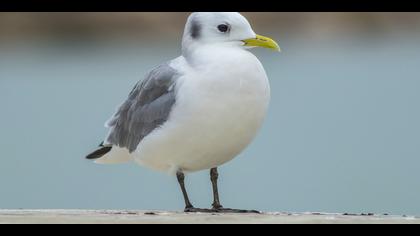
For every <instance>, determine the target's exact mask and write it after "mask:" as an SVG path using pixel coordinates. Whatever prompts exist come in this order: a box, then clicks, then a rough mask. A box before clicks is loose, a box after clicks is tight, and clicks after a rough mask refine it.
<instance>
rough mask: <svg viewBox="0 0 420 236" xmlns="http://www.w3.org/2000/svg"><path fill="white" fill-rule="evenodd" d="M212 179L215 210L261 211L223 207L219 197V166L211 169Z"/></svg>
mask: <svg viewBox="0 0 420 236" xmlns="http://www.w3.org/2000/svg"><path fill="white" fill-rule="evenodd" d="M210 179H211V183H212V186H213V197H214V201H213V209H212V211H213V212H221V213H261V212H259V211H256V210H239V209H230V208H223V206H222V205H221V204H220V199H219V189H218V187H217V180H218V179H219V173H218V171H217V167H216V168H213V169H211V170H210Z"/></svg>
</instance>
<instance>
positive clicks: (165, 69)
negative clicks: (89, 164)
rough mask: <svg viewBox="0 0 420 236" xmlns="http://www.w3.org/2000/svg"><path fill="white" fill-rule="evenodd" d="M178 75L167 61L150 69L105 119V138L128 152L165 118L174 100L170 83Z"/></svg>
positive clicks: (162, 122) (174, 81)
mask: <svg viewBox="0 0 420 236" xmlns="http://www.w3.org/2000/svg"><path fill="white" fill-rule="evenodd" d="M178 77H179V73H178V72H177V71H176V70H175V69H173V68H172V67H170V66H169V65H168V64H167V63H165V64H162V65H160V66H158V67H156V68H154V69H153V70H151V71H150V72H149V74H148V75H147V76H146V78H145V79H144V80H143V81H140V82H139V83H137V84H136V86H135V87H134V88H133V90H132V91H131V93H130V95H129V96H128V98H127V100H126V101H125V102H124V103H123V104H122V105H121V106H120V107H119V109H118V111H117V112H116V113H115V115H114V116H113V117H112V118H111V120H110V121H109V122H108V124H107V126H108V127H109V128H110V129H111V131H110V134H109V135H108V137H107V139H106V142H107V143H109V144H112V145H116V146H119V147H125V148H127V149H128V150H129V151H130V153H131V152H133V151H134V150H136V148H137V146H138V144H139V143H140V142H141V141H142V140H143V138H144V137H146V136H147V135H148V134H150V133H151V132H152V131H153V130H154V129H156V128H158V127H159V126H161V125H162V124H164V123H165V122H166V121H167V119H168V117H169V114H170V112H171V110H172V107H173V105H174V104H175V99H176V94H175V89H173V87H174V85H175V83H176V79H177V78H178Z"/></svg>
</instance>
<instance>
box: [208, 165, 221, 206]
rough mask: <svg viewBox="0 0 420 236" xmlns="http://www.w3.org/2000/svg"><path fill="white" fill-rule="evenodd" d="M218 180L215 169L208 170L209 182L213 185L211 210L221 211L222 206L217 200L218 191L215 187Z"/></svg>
mask: <svg viewBox="0 0 420 236" xmlns="http://www.w3.org/2000/svg"><path fill="white" fill-rule="evenodd" d="M218 178H219V173H218V172H217V168H213V169H211V170H210V180H211V184H212V185H213V199H214V201H213V204H212V206H213V209H221V208H223V206H222V205H220V200H219V190H218V187H217V180H218Z"/></svg>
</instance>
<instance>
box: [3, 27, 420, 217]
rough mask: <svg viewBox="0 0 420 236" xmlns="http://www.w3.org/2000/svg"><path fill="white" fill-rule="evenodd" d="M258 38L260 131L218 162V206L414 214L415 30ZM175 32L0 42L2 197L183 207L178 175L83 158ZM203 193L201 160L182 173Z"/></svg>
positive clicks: (15, 202)
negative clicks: (262, 99) (263, 81)
mask: <svg viewBox="0 0 420 236" xmlns="http://www.w3.org/2000/svg"><path fill="white" fill-rule="evenodd" d="M278 38H279V39H280V40H279V42H280V45H281V47H282V49H283V52H282V53H280V54H278V53H273V52H271V51H267V50H262V49H255V50H254V51H255V53H256V54H257V56H258V57H259V58H260V59H261V61H262V63H263V64H264V66H265V68H266V71H267V73H268V75H269V78H270V81H271V85H272V103H271V108H270V111H269V114H268V117H267V120H266V122H265V124H264V127H263V129H262V130H261V132H260V133H259V135H258V137H257V139H256V140H255V142H253V143H252V145H251V146H250V147H249V148H248V149H247V150H246V151H245V152H243V153H242V154H241V155H240V156H239V157H238V158H237V159H235V160H234V161H232V162H230V163H228V164H226V165H225V166H223V167H222V168H221V169H220V174H221V179H220V188H221V190H220V191H221V198H222V202H223V204H224V205H225V206H227V207H236V208H256V209H261V210H269V211H328V212H354V213H360V212H376V213H394V214H415V215H420V204H418V200H419V199H420V182H419V180H420V171H419V168H420V124H419V120H420V108H419V101H420V93H419V89H420V44H419V43H418V42H420V40H419V39H420V37H418V36H405V37H402V36H401V37H400V36H398V35H390V36H389V37H385V38H382V39H378V38H357V37H355V38H346V37H342V38H341V39H340V38H336V39H329V40H319V39H318V40H312V39H310V38H306V39H304V40H302V39H301V40H297V39H296V38H293V37H283V36H281V35H280V36H279V37H278ZM179 53H180V50H179V49H178V43H173V42H169V41H168V42H154V43H153V44H151V45H150V44H146V43H144V42H137V43H136V42H123V41H121V42H108V43H100V44H93V43H90V44H86V43H77V42H73V43H56V44H53V43H44V44H42V43H32V44H31V43H27V44H17V45H10V44H9V45H2V46H1V47H0V106H1V115H0V130H1V133H0V147H1V154H0V161H1V162H0V208H94V209H100V208H111V209H119V208H126V209H168V210H176V209H182V208H183V200H182V196H181V194H180V191H179V189H178V185H177V182H176V180H175V179H174V178H172V177H169V176H166V175H163V174H160V173H155V172H153V171H151V170H148V169H146V168H144V167H138V166H136V165H134V164H123V165H111V166H104V165H96V164H94V163H91V162H89V161H87V160H85V159H84V156H85V154H86V153H88V152H90V151H91V150H92V148H94V147H95V146H96V145H98V144H99V142H101V141H102V138H103V137H104V136H105V134H106V130H105V128H104V127H103V124H104V122H105V121H106V120H107V119H108V118H109V116H110V115H112V113H113V112H114V109H115V107H116V106H117V105H118V104H120V103H121V102H122V101H123V100H124V99H125V97H126V96H127V94H128V92H129V91H130V89H131V88H132V86H133V85H134V83H135V82H136V81H137V80H139V79H141V78H142V76H143V75H144V73H145V72H146V71H147V70H148V69H150V68H152V67H153V66H154V65H156V64H158V63H160V62H163V61H165V60H168V59H171V58H174V57H176V56H177V55H178V54H179ZM187 183H188V189H189V192H190V195H191V198H192V200H193V202H194V203H195V204H196V205H197V206H200V207H208V206H210V203H211V201H212V199H211V186H210V183H209V177H208V173H207V172H200V173H197V174H193V175H190V176H188V178H187Z"/></svg>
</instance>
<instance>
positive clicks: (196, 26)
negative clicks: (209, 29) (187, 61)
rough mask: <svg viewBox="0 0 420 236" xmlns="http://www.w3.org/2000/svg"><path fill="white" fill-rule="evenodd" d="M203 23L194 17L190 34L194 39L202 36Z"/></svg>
mask: <svg viewBox="0 0 420 236" xmlns="http://www.w3.org/2000/svg"><path fill="white" fill-rule="evenodd" d="M200 33H201V25H200V23H199V22H198V20H197V19H195V18H193V19H192V20H191V25H190V34H191V37H192V38H193V39H196V38H198V37H200Z"/></svg>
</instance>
